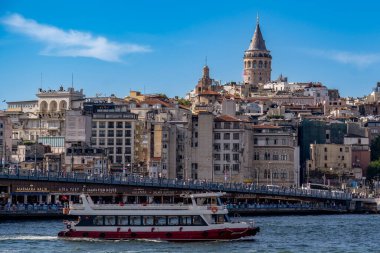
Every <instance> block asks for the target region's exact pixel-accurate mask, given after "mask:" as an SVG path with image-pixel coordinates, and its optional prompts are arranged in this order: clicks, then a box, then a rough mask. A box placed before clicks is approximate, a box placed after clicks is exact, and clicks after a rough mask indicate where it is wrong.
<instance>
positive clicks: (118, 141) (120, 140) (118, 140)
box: [116, 138, 123, 146]
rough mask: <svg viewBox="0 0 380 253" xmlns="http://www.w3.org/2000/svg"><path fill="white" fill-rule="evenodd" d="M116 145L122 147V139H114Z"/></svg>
mask: <svg viewBox="0 0 380 253" xmlns="http://www.w3.org/2000/svg"><path fill="white" fill-rule="evenodd" d="M116 145H119V146H120V145H123V139H121V138H117V139H116Z"/></svg>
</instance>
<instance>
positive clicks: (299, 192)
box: [0, 171, 352, 200]
mask: <svg viewBox="0 0 380 253" xmlns="http://www.w3.org/2000/svg"><path fill="white" fill-rule="evenodd" d="M0 178H9V179H20V180H48V181H59V182H75V183H98V184H112V185H133V186H147V187H160V188H172V189H188V190H205V191H225V192H234V193H252V194H266V195H277V196H294V197H307V198H320V199H331V200H351V199H352V196H351V194H350V193H346V192H341V191H328V190H317V189H301V188H289V187H280V186H279V187H273V186H266V185H257V184H245V183H231V182H223V183H221V182H211V181H205V180H179V179H166V178H150V177H141V176H122V175H121V174H112V175H93V174H87V173H74V172H70V173H57V172H33V171H20V172H13V171H3V172H0Z"/></svg>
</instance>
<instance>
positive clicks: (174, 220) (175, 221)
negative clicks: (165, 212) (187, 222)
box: [168, 216, 178, 226]
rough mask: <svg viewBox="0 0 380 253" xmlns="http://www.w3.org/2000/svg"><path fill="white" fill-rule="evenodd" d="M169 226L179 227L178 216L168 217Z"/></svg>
mask: <svg viewBox="0 0 380 253" xmlns="http://www.w3.org/2000/svg"><path fill="white" fill-rule="evenodd" d="M168 225H170V226H177V225H178V216H169V217H168Z"/></svg>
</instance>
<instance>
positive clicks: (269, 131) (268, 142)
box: [249, 125, 300, 186]
mask: <svg viewBox="0 0 380 253" xmlns="http://www.w3.org/2000/svg"><path fill="white" fill-rule="evenodd" d="M299 175H300V161H299V147H298V144H297V134H296V131H295V130H294V129H292V128H291V127H284V126H273V125H254V126H253V170H252V171H251V175H250V177H249V178H251V179H252V181H254V182H256V183H257V184H266V185H283V186H292V185H298V182H299Z"/></svg>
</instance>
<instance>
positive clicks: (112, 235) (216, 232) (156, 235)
mask: <svg viewBox="0 0 380 253" xmlns="http://www.w3.org/2000/svg"><path fill="white" fill-rule="evenodd" d="M259 231H260V228H259V227H254V228H231V229H213V230H204V231H167V232H164V231H157V232H155V231H151V232H146V231H140V232H139V231H128V232H122V231H119V232H117V231H116V232H111V231H77V230H73V229H71V230H68V231H61V232H59V233H58V237H61V238H66V239H73V238H90V239H104V240H136V239H149V240H164V241H210V240H211V241H215V240H235V239H240V238H244V237H252V236H255V235H256V233H257V232H259Z"/></svg>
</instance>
